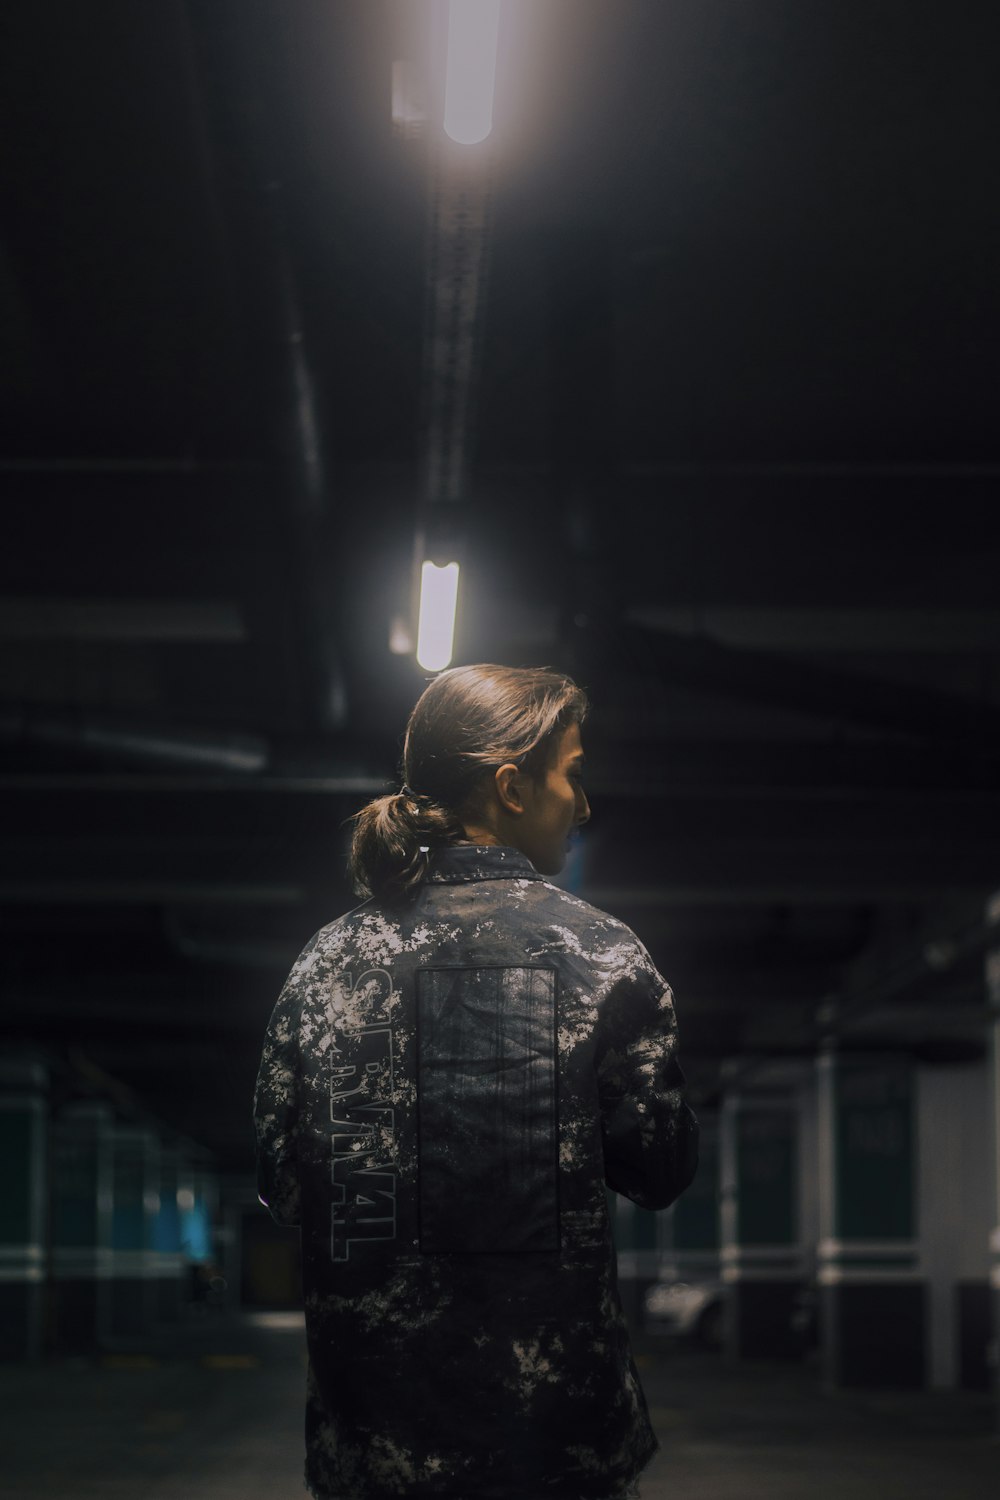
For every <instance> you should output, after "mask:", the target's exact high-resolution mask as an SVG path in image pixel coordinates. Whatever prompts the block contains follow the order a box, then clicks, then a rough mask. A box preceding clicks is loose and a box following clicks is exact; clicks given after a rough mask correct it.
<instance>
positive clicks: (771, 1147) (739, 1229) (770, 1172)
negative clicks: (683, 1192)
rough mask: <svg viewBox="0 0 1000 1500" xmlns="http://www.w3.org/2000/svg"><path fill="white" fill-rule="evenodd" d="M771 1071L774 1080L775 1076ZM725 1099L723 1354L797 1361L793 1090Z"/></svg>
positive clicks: (799, 1252) (800, 1273)
mask: <svg viewBox="0 0 1000 1500" xmlns="http://www.w3.org/2000/svg"><path fill="white" fill-rule="evenodd" d="M780 1071H781V1070H780V1069H778V1070H777V1072H776V1073H775V1075H774V1076H775V1078H777V1076H778V1075H779V1074H780ZM761 1084H762V1087H761V1088H760V1089H757V1090H755V1091H753V1092H750V1091H749V1090H744V1091H742V1092H736V1093H732V1094H730V1095H728V1096H727V1097H726V1098H725V1100H724V1101H723V1105H722V1113H721V1118H720V1127H721V1134H720V1157H721V1176H722V1195H721V1196H722V1212H721V1232H722V1250H721V1261H722V1279H723V1282H724V1283H725V1285H726V1288H727V1298H726V1329H725V1350H726V1354H727V1356H729V1357H730V1358H733V1359H741V1358H742V1359H746V1358H749V1359H761V1358H764V1359H770V1358H777V1359H792V1358H796V1359H797V1358H800V1357H801V1354H802V1352H803V1351H802V1340H801V1336H800V1333H799V1331H798V1328H797V1323H796V1310H797V1307H798V1304H799V1300H800V1298H801V1295H802V1291H803V1287H804V1284H805V1254H804V1249H803V1242H802V1236H801V1229H800V1224H801V1214H800V1203H799V1187H798V1178H799V1117H800V1113H801V1107H800V1100H799V1092H798V1090H797V1089H796V1088H795V1087H793V1086H792V1081H791V1075H789V1078H788V1081H787V1082H786V1083H784V1084H778V1083H777V1082H776V1083H775V1084H770V1083H765V1082H764V1078H763V1077H762V1078H761Z"/></svg>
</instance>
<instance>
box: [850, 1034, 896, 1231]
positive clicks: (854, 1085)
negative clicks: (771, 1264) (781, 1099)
mask: <svg viewBox="0 0 1000 1500" xmlns="http://www.w3.org/2000/svg"><path fill="white" fill-rule="evenodd" d="M834 1100H835V1118H836V1127H835V1129H836V1162H837V1166H836V1178H837V1192H836V1235H837V1238H838V1239H845V1240H851V1239H860V1240H894V1239H902V1240H909V1239H912V1238H913V1236H914V1233H915V1225H914V1218H915V1215H914V1195H913V1154H914V1133H913V1087H912V1071H911V1068H910V1064H909V1062H908V1061H907V1060H906V1059H905V1058H891V1059H886V1060H884V1061H883V1060H881V1059H869V1058H865V1059H858V1060H856V1061H855V1060H852V1059H850V1058H838V1060H837V1068H836V1073H835V1075H834Z"/></svg>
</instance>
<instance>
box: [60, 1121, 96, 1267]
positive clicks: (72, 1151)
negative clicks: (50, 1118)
mask: <svg viewBox="0 0 1000 1500" xmlns="http://www.w3.org/2000/svg"><path fill="white" fill-rule="evenodd" d="M97 1150H98V1143H97V1140H96V1139H95V1138H94V1137H93V1136H83V1137H80V1138H78V1139H73V1138H72V1137H71V1136H69V1135H66V1134H61V1135H60V1136H58V1137H57V1138H56V1141H55V1143H54V1146H53V1151H52V1177H53V1183H52V1187H53V1223H52V1238H53V1242H54V1243H55V1244H56V1245H59V1246H64V1247H66V1248H75V1247H79V1246H84V1245H87V1246H92V1245H96V1244H97Z"/></svg>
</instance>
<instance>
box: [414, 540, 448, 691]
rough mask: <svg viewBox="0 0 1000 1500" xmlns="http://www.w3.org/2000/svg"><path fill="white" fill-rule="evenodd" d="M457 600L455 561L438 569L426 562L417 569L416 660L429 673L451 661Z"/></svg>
mask: <svg viewBox="0 0 1000 1500" xmlns="http://www.w3.org/2000/svg"><path fill="white" fill-rule="evenodd" d="M457 600H458V563H457V562H452V563H446V564H445V566H444V567H443V568H438V567H435V565H434V563H432V562H425V563H424V564H423V566H422V568H421V570H420V617H419V622H418V624H417V661H418V662H419V663H420V665H421V666H422V667H423V668H424V669H425V670H426V671H428V672H441V671H443V670H444V668H445V667H446V666H447V665H448V663H449V662H450V661H451V653H452V648H453V646H454V642H455V604H456V602H457Z"/></svg>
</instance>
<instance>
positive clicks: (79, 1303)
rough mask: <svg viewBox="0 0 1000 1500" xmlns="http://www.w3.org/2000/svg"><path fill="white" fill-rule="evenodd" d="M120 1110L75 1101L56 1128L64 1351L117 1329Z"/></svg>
mask: <svg viewBox="0 0 1000 1500" xmlns="http://www.w3.org/2000/svg"><path fill="white" fill-rule="evenodd" d="M113 1128H114V1116H113V1112H112V1109H111V1107H110V1105H107V1104H102V1103H91V1102H86V1103H78V1104H70V1105H67V1106H66V1108H65V1109H64V1110H63V1111H62V1112H61V1114H60V1116H59V1118H58V1120H57V1121H56V1122H55V1124H54V1126H53V1130H52V1156H51V1172H52V1276H53V1287H54V1292H55V1307H54V1313H55V1316H54V1326H53V1341H54V1345H55V1349H56V1351H57V1352H58V1353H59V1354H89V1353H91V1352H92V1351H93V1350H95V1349H97V1348H99V1347H101V1346H103V1345H105V1344H106V1343H107V1341H108V1337H109V1334H110V1330H111V1316H110V1315H111V1203H112V1143H113Z"/></svg>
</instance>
